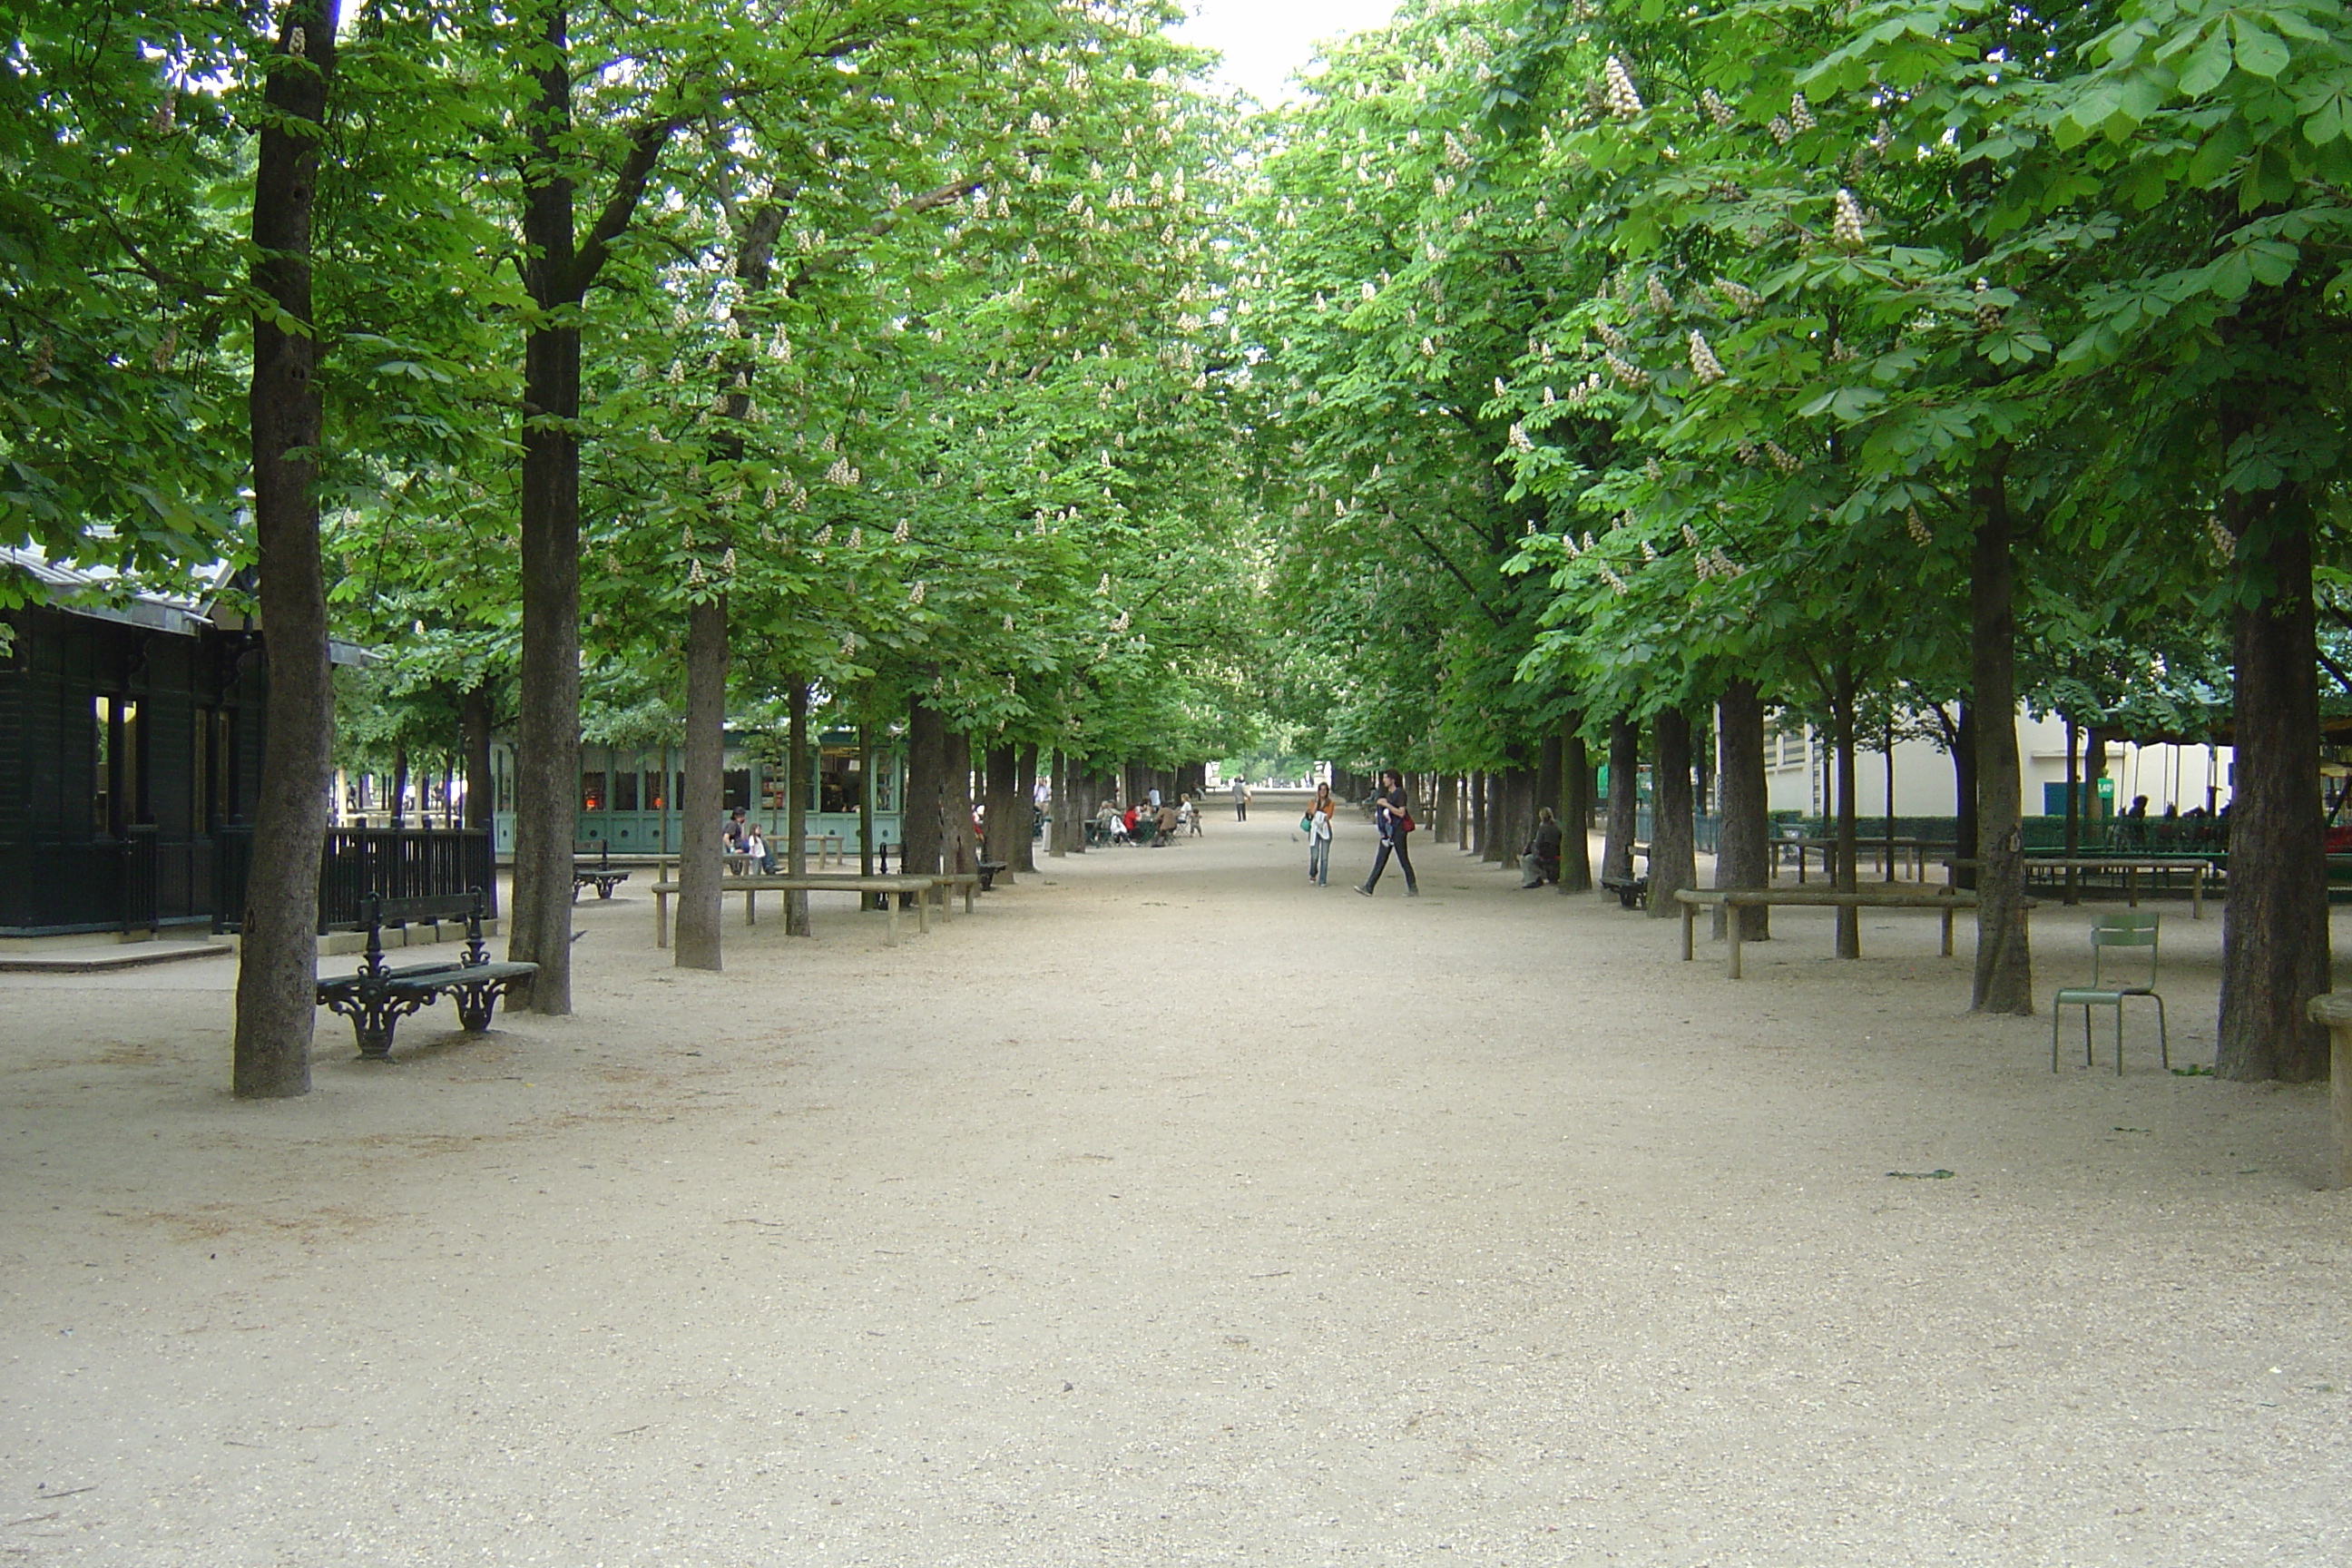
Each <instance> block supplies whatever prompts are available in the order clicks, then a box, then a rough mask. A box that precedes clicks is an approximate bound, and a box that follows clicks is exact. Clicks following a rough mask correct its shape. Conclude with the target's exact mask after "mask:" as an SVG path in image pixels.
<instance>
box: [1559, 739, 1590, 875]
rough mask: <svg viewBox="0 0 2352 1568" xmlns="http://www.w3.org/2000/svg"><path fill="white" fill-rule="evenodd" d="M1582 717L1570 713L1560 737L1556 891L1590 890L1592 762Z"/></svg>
mask: <svg viewBox="0 0 2352 1568" xmlns="http://www.w3.org/2000/svg"><path fill="white" fill-rule="evenodd" d="M1583 728H1584V716H1583V715H1582V714H1580V713H1571V714H1570V715H1569V717H1568V719H1567V721H1565V722H1564V723H1563V724H1562V725H1561V727H1560V738H1559V890H1560V891H1561V892H1563V893H1589V892H1591V890H1592V838H1591V833H1592V759H1591V756H1590V755H1589V754H1587V752H1586V748H1585V744H1584V736H1583V734H1582V733H1581V731H1582V730H1583Z"/></svg>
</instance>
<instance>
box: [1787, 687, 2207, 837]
mask: <svg viewBox="0 0 2352 1568" xmlns="http://www.w3.org/2000/svg"><path fill="white" fill-rule="evenodd" d="M2017 748H2018V762H2019V764H2020V766H2019V773H2020V774H2021V779H2022V783H2023V785H2024V789H2023V792H2022V795H2021V800H2020V803H2019V804H2020V805H2021V807H2022V809H2023V812H2024V815H2026V816H2063V815H2064V814H2065V809H2066V792H2065V784H2066V726H2065V724H2064V723H2063V721H2059V720H2056V719H2034V718H2031V717H2029V716H2028V715H2027V714H2025V713H2024V712H2023V711H2022V710H2021V711H2020V712H2019V713H2018V716H2017ZM2080 756H2081V758H2082V760H2081V761H2080V762H2078V763H2077V764H2076V766H2077V769H2078V770H2087V768H2088V766H2089V742H2088V739H2087V737H2085V738H2084V747H2083V751H2082V752H2081V753H2080ZM1892 762H1893V766H1892V768H1891V770H1890V768H1889V765H1888V763H1889V759H1888V757H1887V755H1886V754H1885V740H1884V739H1883V738H1882V737H1874V736H1870V735H1857V736H1856V737H1855V742H1854V813H1855V815H1856V816H1890V815H1891V816H1958V814H1959V792H1958V786H1957V784H1956V783H1955V781H1954V778H1953V773H1952V759H1951V756H1950V754H1949V753H1948V752H1946V751H1945V750H1944V748H1943V747H1942V746H1941V745H1939V744H1937V743H1936V742H1933V741H1928V740H1914V739H1902V738H1898V739H1897V740H1896V741H1895V750H1894V756H1893V759H1892ZM1835 765H1836V763H1835V759H1834V754H1833V752H1832V749H1831V746H1830V741H1829V736H1828V735H1827V734H1825V733H1823V732H1821V731H1815V730H1814V729H1812V728H1811V726H1810V725H1805V724H1801V723H1797V722H1794V721H1785V720H1781V721H1771V722H1768V723H1767V724H1766V726H1765V731H1764V778H1765V785H1766V789H1765V793H1766V796H1767V799H1768V801H1769V809H1771V810H1773V811H1790V812H1797V813H1799V814H1801V815H1804V816H1821V815H1822V813H1823V812H1824V811H1825V810H1827V809H1828V807H1829V805H1830V804H1831V802H1832V799H1833V797H1834V783H1835V780H1834V776H1833V774H1832V769H1833V768H1834V767H1835ZM2106 777H2107V780H2108V782H2109V784H2110V785H2111V786H2112V791H2113V793H2112V795H2111V796H2109V797H2108V802H2109V804H2108V805H2106V806H2105V811H2106V813H2107V814H2109V815H2114V814H2119V813H2121V812H2123V811H2125V810H2126V809H2128V808H2129V806H2130V805H2131V804H2132V802H2133V801H2134V800H2135V799H2136V798H2137V797H2138V796H2141V795H2146V796H2147V815H2148V816H2163V815H2164V814H2165V811H2166V809H2167V807H2172V808H2175V809H2177V810H2178V811H2179V813H2180V814H2182V815H2184V816H2185V815H2186V814H2188V813H2189V811H2191V810H2193V809H2195V808H2197V807H2199V806H2203V807H2205V808H2206V809H2207V810H2209V811H2219V810H2220V809H2221V807H2222V806H2225V805H2228V804H2229V803H2230V748H2229V747H2227V746H2177V745H2152V746H2135V745H2129V744H2124V743H2118V742H2109V743H2108V746H2107V773H2106ZM1890 785H1891V789H1892V795H1893V800H1894V806H1893V810H1892V811H1891V812H1890V811H1889V809H1888V805H1887V801H1888V796H1889V792H1890Z"/></svg>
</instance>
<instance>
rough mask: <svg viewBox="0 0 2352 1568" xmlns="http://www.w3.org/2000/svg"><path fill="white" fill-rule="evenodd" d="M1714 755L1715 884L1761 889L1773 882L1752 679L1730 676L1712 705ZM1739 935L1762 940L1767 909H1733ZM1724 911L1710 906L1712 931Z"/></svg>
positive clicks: (1757, 698)
mask: <svg viewBox="0 0 2352 1568" xmlns="http://www.w3.org/2000/svg"><path fill="white" fill-rule="evenodd" d="M1715 728H1716V756H1717V761H1718V762H1719V763H1721V764H1722V784H1721V785H1720V791H1719V793H1718V795H1717V797H1716V810H1717V827H1716V837H1715V885H1716V886H1717V887H1718V888H1765V887H1769V886H1770V885H1771V882H1772V816H1771V811H1770V806H1769V802H1770V799H1771V794H1770V789H1769V785H1768V784H1767V783H1766V781H1765V776H1764V698H1763V695H1762V693H1760V692H1759V690H1758V689H1757V687H1756V683H1755V682H1754V681H1752V680H1735V681H1733V682H1731V683H1730V684H1729V685H1727V686H1726V687H1725V688H1724V689H1723V696H1722V698H1721V700H1718V701H1717V704H1716V721H1715ZM1771 915H1772V911H1771V910H1769V909H1766V908H1764V907H1762V906H1761V905H1758V906H1755V907H1752V908H1748V909H1743V910H1738V916H1739V939H1740V940H1741V941H1742V942H1763V941H1765V940H1767V939H1768V938H1769V937H1770V935H1771V934H1772V927H1771ZM1724 921H1725V911H1724V909H1723V906H1722V905H1720V904H1718V905H1717V906H1716V910H1715V930H1716V934H1717V936H1721V935H1722V934H1723V932H1724Z"/></svg>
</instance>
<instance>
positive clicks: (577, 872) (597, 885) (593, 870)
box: [572, 838, 629, 899]
mask: <svg viewBox="0 0 2352 1568" xmlns="http://www.w3.org/2000/svg"><path fill="white" fill-rule="evenodd" d="M581 848H582V847H581V846H580V845H577V844H575V845H573V846H572V897H573V898H575V899H576V898H578V897H579V896H580V889H583V888H594V889H596V896H597V897H598V898H600V899H609V898H611V897H612V896H613V889H614V888H617V887H619V886H620V885H621V884H622V883H624V882H625V881H627V880H628V879H629V874H628V873H627V872H626V871H615V870H614V869H613V846H612V845H611V843H609V842H608V841H606V840H604V839H602V838H600V839H598V840H597V841H596V858H595V859H594V860H593V862H592V861H588V860H583V859H582V858H580V852H581Z"/></svg>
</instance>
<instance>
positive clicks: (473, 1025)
mask: <svg viewBox="0 0 2352 1568" xmlns="http://www.w3.org/2000/svg"><path fill="white" fill-rule="evenodd" d="M505 989H506V986H505V984H503V983H502V982H499V981H496V980H489V981H484V982H483V983H482V984H478V985H453V986H451V987H450V988H449V994H451V995H452V996H454V997H456V998H457V1025H458V1027H460V1028H463V1029H466V1030H467V1031H469V1032H471V1033H473V1034H477V1035H478V1034H480V1033H481V1032H482V1031H483V1030H485V1029H487V1028H488V1027H489V1026H490V1015H491V1014H492V1013H495V1012H496V1011H498V1005H499V993H500V992H502V991H504V990H505Z"/></svg>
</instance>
